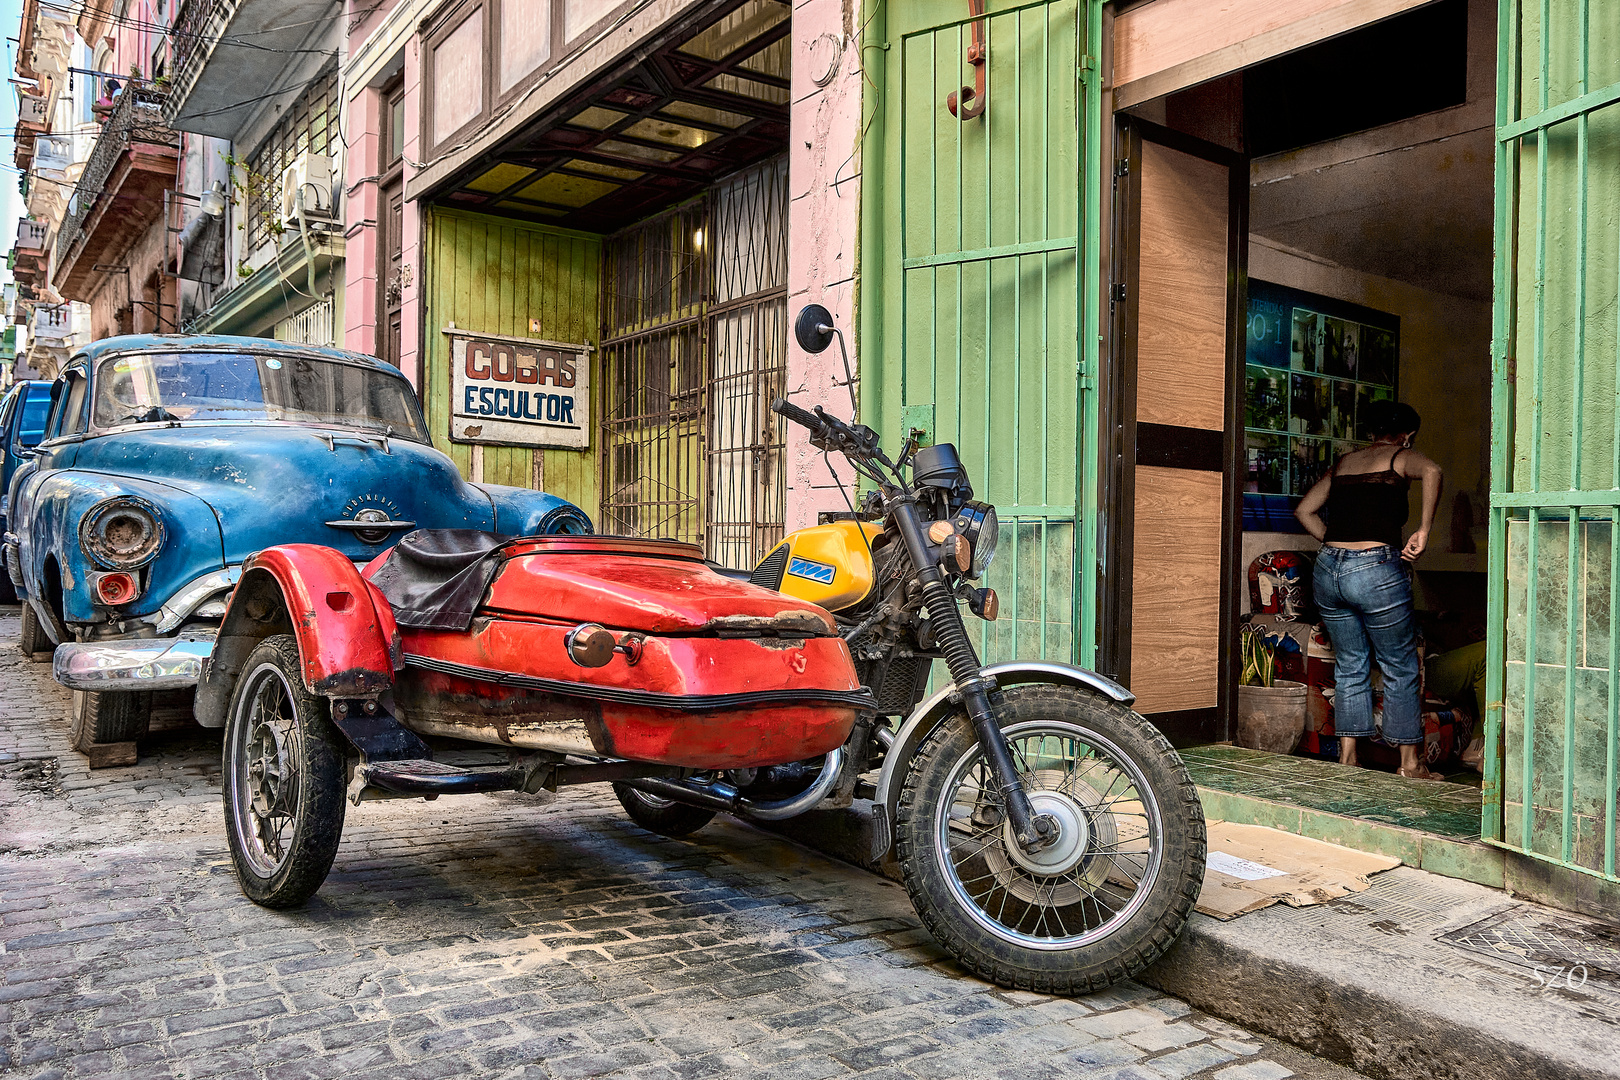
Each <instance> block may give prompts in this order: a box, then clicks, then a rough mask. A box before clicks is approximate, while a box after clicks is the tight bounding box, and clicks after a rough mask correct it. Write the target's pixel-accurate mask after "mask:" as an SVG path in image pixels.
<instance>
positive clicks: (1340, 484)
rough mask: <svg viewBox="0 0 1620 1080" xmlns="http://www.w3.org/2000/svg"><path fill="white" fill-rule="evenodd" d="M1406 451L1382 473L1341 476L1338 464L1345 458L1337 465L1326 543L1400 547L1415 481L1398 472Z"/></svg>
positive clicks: (1329, 501) (1329, 499)
mask: <svg viewBox="0 0 1620 1080" xmlns="http://www.w3.org/2000/svg"><path fill="white" fill-rule="evenodd" d="M1405 452H1406V448H1405V447H1404V446H1403V447H1401V449H1399V450H1397V451H1395V454H1394V456H1393V457H1391V458H1390V459H1389V466H1388V467H1387V468H1385V469H1383V470H1381V471H1379V472H1367V473H1341V472H1339V464H1340V462H1342V461H1343V460H1344V459H1343V458H1341V459H1340V460H1339V461H1338V462H1334V464H1333V471H1332V472H1331V473H1329V474H1328V475H1329V477H1330V478H1331V481H1332V486H1331V487H1329V488H1328V497H1327V506H1325V507H1324V508H1323V517H1324V518H1325V519H1326V521H1327V537H1326V539H1325V541H1324V542H1325V543H1329V544H1332V543H1354V542H1357V541H1368V540H1373V541H1377V542H1378V543H1380V544H1388V545H1389V546H1390V547H1392V548H1399V547H1400V546H1401V527H1402V526H1403V525H1405V524H1406V517H1407V512H1408V506H1407V498H1406V495H1407V491H1408V490H1409V489H1410V488H1411V486H1412V482H1411V481H1410V480H1408V479H1407V478H1406V477H1404V476H1402V475H1401V474H1400V473H1398V472H1396V471H1395V462H1396V461H1397V460H1398V459H1399V458H1400V456H1401V454H1403V453H1405Z"/></svg>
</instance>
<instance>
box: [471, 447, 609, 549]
mask: <svg viewBox="0 0 1620 1080" xmlns="http://www.w3.org/2000/svg"><path fill="white" fill-rule="evenodd" d="M537 452H538V451H537ZM469 486H470V487H475V488H477V489H478V490H479V491H481V492H483V493H484V497H485V498H487V499H489V503H490V506H491V507H492V508H493V509H494V511H495V528H494V532H496V533H498V534H500V535H501V536H547V535H550V534H552V533H559V532H561V533H573V534H578V533H590V532H592V531H593V529H592V526H591V519H590V518H589V517H587V516H586V514H585V512H584V511H583V510H581V509H580V508H579V507H577V506H575V505H574V504H573V503H571V502H568V501H566V500H564V499H559V498H558V497H557V496H555V495H547V494H546V493H545V492H543V491H531V490H529V489H528V488H516V487H507V486H506V485H504V484H471V485H469Z"/></svg>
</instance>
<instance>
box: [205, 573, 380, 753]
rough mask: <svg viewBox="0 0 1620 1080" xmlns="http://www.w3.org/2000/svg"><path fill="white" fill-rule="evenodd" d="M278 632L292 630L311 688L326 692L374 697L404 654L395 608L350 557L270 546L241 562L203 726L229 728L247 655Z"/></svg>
mask: <svg viewBox="0 0 1620 1080" xmlns="http://www.w3.org/2000/svg"><path fill="white" fill-rule="evenodd" d="M276 634H291V635H293V637H294V639H295V640H296V641H297V642H298V658H299V661H300V664H301V666H302V671H303V676H304V686H305V688H306V689H308V690H309V692H310V693H312V694H318V695H320V696H322V697H329V698H364V697H375V696H376V695H378V694H380V693H382V692H383V691H385V690H388V689H389V688H391V687H392V686H393V685H394V672H395V670H396V669H397V668H398V667H399V666H400V664H401V663H402V661H403V657H404V653H403V649H402V646H401V643H400V636H399V630H398V627H397V626H396V625H395V623H394V612H393V609H392V608H390V607H389V606H388V601H387V600H385V599H384V598H383V595H382V593H381V592H380V591H379V590H378V589H377V587H376V586H375V585H373V584H372V583H371V582H369V581H367V580H366V579H365V578H363V577H361V576H360V572H359V570H357V569H356V568H355V565H354V563H352V562H351V561H349V558H348V556H346V555H344V554H343V553H342V552H340V551H337V550H335V549H333V548H329V547H322V546H320V545H317V544H284V545H281V546H279V547H272V548H266V549H265V550H263V551H260V552H257V553H255V554H253V555H251V556H249V557H248V559H247V561H246V562H244V563H243V564H242V580H241V581H240V582H238V583H237V586H236V589H235V590H234V591H233V592H232V593H231V601H230V604H229V606H228V607H227V608H226V611H225V618H224V621H223V622H222V623H221V624H220V628H219V636H218V637H216V638H215V641H214V651H213V655H211V656H210V657H209V658H208V661H207V662H206V663H205V664H204V665H203V671H202V678H201V679H200V680H199V682H198V684H197V701H196V706H195V711H196V716H197V722H198V723H199V724H201V725H202V726H203V727H223V726H224V725H225V713H226V709H227V707H228V706H229V703H230V697H231V692H232V690H233V689H234V688H235V685H236V677H237V676H238V675H239V674H240V673H241V671H242V667H243V665H244V664H245V663H246V661H247V657H248V654H249V653H250V652H252V651H253V648H254V646H256V645H258V643H259V642H260V641H262V640H264V639H265V638H267V637H271V636H273V635H276Z"/></svg>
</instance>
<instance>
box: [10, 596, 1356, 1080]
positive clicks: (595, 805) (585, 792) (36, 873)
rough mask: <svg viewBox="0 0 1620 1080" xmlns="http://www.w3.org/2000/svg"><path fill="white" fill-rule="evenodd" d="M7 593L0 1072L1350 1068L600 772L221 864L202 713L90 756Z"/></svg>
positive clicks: (353, 816) (1335, 1076)
mask: <svg viewBox="0 0 1620 1080" xmlns="http://www.w3.org/2000/svg"><path fill="white" fill-rule="evenodd" d="M16 627H17V620H16V618H15V609H10V610H9V613H8V616H7V617H4V618H0V1073H7V1074H11V1075H16V1076H19V1077H39V1078H44V1077H90V1076H117V1077H130V1078H133V1077H157V1076H177V1077H204V1076H253V1077H263V1078H275V1080H281V1078H295V1077H323V1078H324V1077H340V1076H341V1077H345V1078H348V1080H362V1078H367V1077H374V1076H375V1077H388V1078H390V1080H406V1078H410V1077H451V1076H498V1077H508V1076H510V1077H531V1076H532V1077H581V1076H594V1075H608V1074H618V1073H622V1074H624V1075H628V1076H637V1077H643V1076H644V1077H696V1076H710V1075H713V1076H746V1075H761V1076H769V1077H771V1078H772V1080H798V1078H806V1080H814V1078H820V1077H832V1076H845V1075H852V1074H853V1075H861V1076H868V1077H880V1076H881V1077H890V1076H892V1077H916V1078H935V1077H967V1076H1017V1077H1020V1078H1040V1077H1058V1076H1077V1077H1078V1076H1084V1077H1095V1078H1098V1080H1103V1078H1117V1080H1127V1078H1130V1080H1173V1078H1180V1077H1191V1076H1196V1077H1217V1078H1219V1080H1282V1078H1284V1077H1289V1076H1300V1077H1310V1078H1322V1080H1328V1078H1332V1080H1343V1078H1349V1077H1352V1076H1353V1075H1354V1074H1351V1073H1349V1072H1347V1071H1346V1070H1344V1069H1341V1068H1339V1067H1337V1066H1333V1065H1329V1064H1327V1063H1325V1062H1322V1061H1320V1060H1318V1059H1315V1058H1311V1057H1309V1056H1307V1055H1305V1054H1303V1053H1301V1052H1299V1051H1297V1050H1294V1049H1292V1048H1289V1047H1284V1046H1281V1045H1279V1044H1277V1043H1275V1042H1271V1041H1269V1040H1265V1039H1261V1038H1259V1037H1254V1036H1251V1035H1249V1034H1248V1033H1246V1032H1244V1031H1241V1030H1238V1029H1236V1028H1234V1027H1232V1026H1230V1025H1228V1024H1225V1023H1222V1022H1220V1021H1217V1020H1213V1019H1210V1018H1208V1017H1205V1016H1202V1015H1200V1014H1198V1013H1195V1012H1191V1011H1190V1010H1189V1009H1188V1008H1187V1006H1185V1005H1184V1004H1182V1003H1181V1002H1180V1001H1177V1000H1176V999H1174V998H1169V997H1165V996H1163V995H1160V994H1158V993H1156V992H1154V991H1150V990H1148V989H1146V988H1143V987H1140V986H1136V985H1129V984H1127V985H1124V986H1120V987H1117V988H1115V989H1114V990H1113V991H1111V992H1109V993H1106V994H1102V995H1097V996H1094V997H1091V998H1086V999H1081V1000H1065V999H1056V998H1049V997H1045V996H1041V995H1035V994H1022V993H1007V992H1003V991H1000V990H997V989H996V988H994V987H992V986H989V985H987V984H985V983H982V982H979V981H977V980H975V979H972V978H968V977H965V976H963V975H962V974H960V973H959V972H958V971H957V970H956V969H955V968H954V967H953V966H952V964H951V963H950V961H948V960H947V959H946V958H945V957H944V955H943V954H942V953H941V952H940V951H939V950H938V949H937V948H935V947H934V945H933V944H932V943H931V941H930V939H929V938H928V935H927V934H926V933H925V932H924V931H923V930H922V928H921V927H920V925H919V924H918V922H917V920H916V919H915V917H914V916H913V914H912V911H911V907H910V905H909V904H908V903H907V901H906V897H905V894H904V891H903V890H902V889H901V888H900V887H898V886H896V885H894V884H891V883H889V882H887V881H884V880H882V879H880V878H877V877H874V876H871V875H868V874H866V873H865V872H863V871H860V870H857V869H854V868H852V867H849V866H846V865H844V864H841V863H838V862H835V861H832V860H830V859H827V858H825V857H823V856H820V855H817V854H814V853H811V852H809V851H807V850H805V849H803V848H801V847H798V846H796V845H794V844H792V843H790V842H788V841H785V840H782V839H780V838H777V837H773V836H770V835H767V834H765V833H762V832H759V831H756V830H754V829H752V828H750V827H748V826H745V825H742V824H740V823H737V822H735V821H731V820H728V819H719V820H717V821H716V822H715V823H714V824H713V825H711V826H710V827H709V828H707V829H705V830H704V831H703V832H702V833H700V834H698V836H697V837H696V838H695V839H694V840H692V841H690V842H675V841H669V840H665V839H662V838H660V837H657V836H653V835H651V834H648V833H646V832H644V831H642V830H641V829H639V828H637V827H636V826H634V825H632V824H631V823H630V822H629V821H628V820H626V819H625V817H624V815H623V813H622V811H621V810H620V809H619V807H618V804H617V803H616V802H615V801H614V799H613V797H612V795H611V792H610V791H608V790H607V789H605V788H604V789H601V790H598V789H596V788H585V789H573V790H570V791H565V793H564V794H563V795H561V796H560V797H558V798H556V799H555V800H552V801H547V802H541V801H539V800H536V799H534V798H532V797H528V796H520V795H491V796H464V797H461V798H460V799H459V800H457V799H454V798H452V799H445V800H443V801H440V802H437V803H423V802H409V803H407V802H392V803H366V804H364V805H363V806H361V807H359V808H352V807H351V808H350V810H349V816H348V826H347V830H346V834H345V838H344V845H343V847H342V849H341V850H340V852H339V854H338V857H337V864H336V866H335V867H334V869H333V871H332V874H331V877H330V878H329V879H328V880H327V883H326V885H325V887H324V888H323V889H322V890H321V892H320V893H319V894H318V895H317V897H316V898H315V900H313V901H312V902H311V903H310V904H309V905H308V906H307V907H306V908H304V909H302V910H297V911H290V912H272V911H267V910H264V909H261V908H258V907H255V906H254V905H253V904H251V903H249V902H248V901H247V900H246V899H245V898H244V897H243V896H242V895H241V893H240V892H239V891H238V889H237V886H236V882H235V880H234V878H233V876H232V872H231V867H230V862H229V859H228V855H227V852H226V846H225V841H224V837H223V835H222V832H221V828H220V822H219V817H220V809H219V763H218V752H219V751H218V743H219V740H218V735H217V733H214V732H204V731H201V730H200V729H197V728H195V727H190V728H188V729H178V730H171V731H167V732H161V733H158V734H155V735H154V736H152V737H151V738H150V739H149V740H147V742H146V743H144V744H143V746H142V752H141V761H140V763H139V764H138V765H136V766H134V767H129V768H113V769H106V770H99V771H97V772H95V773H91V772H90V771H89V770H88V769H87V768H86V767H85V765H84V763H83V759H82V758H81V757H79V756H78V755H77V754H74V753H73V752H71V751H70V750H69V749H68V743H67V738H68V724H67V720H66V719H65V717H66V716H67V713H68V709H69V700H68V695H67V693H66V692H65V691H63V690H61V689H60V688H59V687H57V686H56V685H55V684H54V683H53V682H52V681H51V679H50V676H49V668H48V666H47V665H43V664H30V663H27V662H25V661H24V660H23V659H22V657H21V656H20V655H19V653H18V651H17V648H16V632H17V630H16Z"/></svg>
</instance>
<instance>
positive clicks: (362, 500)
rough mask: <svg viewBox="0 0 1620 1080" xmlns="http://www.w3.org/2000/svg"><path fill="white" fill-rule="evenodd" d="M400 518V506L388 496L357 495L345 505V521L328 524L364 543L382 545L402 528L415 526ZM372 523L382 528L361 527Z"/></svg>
mask: <svg viewBox="0 0 1620 1080" xmlns="http://www.w3.org/2000/svg"><path fill="white" fill-rule="evenodd" d="M399 517H400V514H399V506H398V504H397V503H395V502H394V500H392V499H390V498H388V497H387V496H385V495H374V494H368V495H356V496H355V497H354V498H352V499H350V500H349V501H348V502H346V503H344V504H343V520H342V521H332V522H327V524H329V525H332V526H334V527H337V528H342V529H346V530H347V531H349V532H352V533H353V534H354V535H355V536H356V537H357V538H358V539H360V540H361V541H362V542H364V543H367V544H381V543H383V542H384V541H386V540H387V539H388V538H389V537H390V536H392V535H393V534H394V533H396V532H398V531H399V530H400V529H401V528H402V527H405V528H408V527H411V526H412V525H414V522H404V521H400V520H399ZM351 522H352V524H351ZM372 522H376V523H377V524H378V525H379V526H381V527H380V528H376V529H367V528H361V527H360V526H361V525H369V524H371V523H372Z"/></svg>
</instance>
